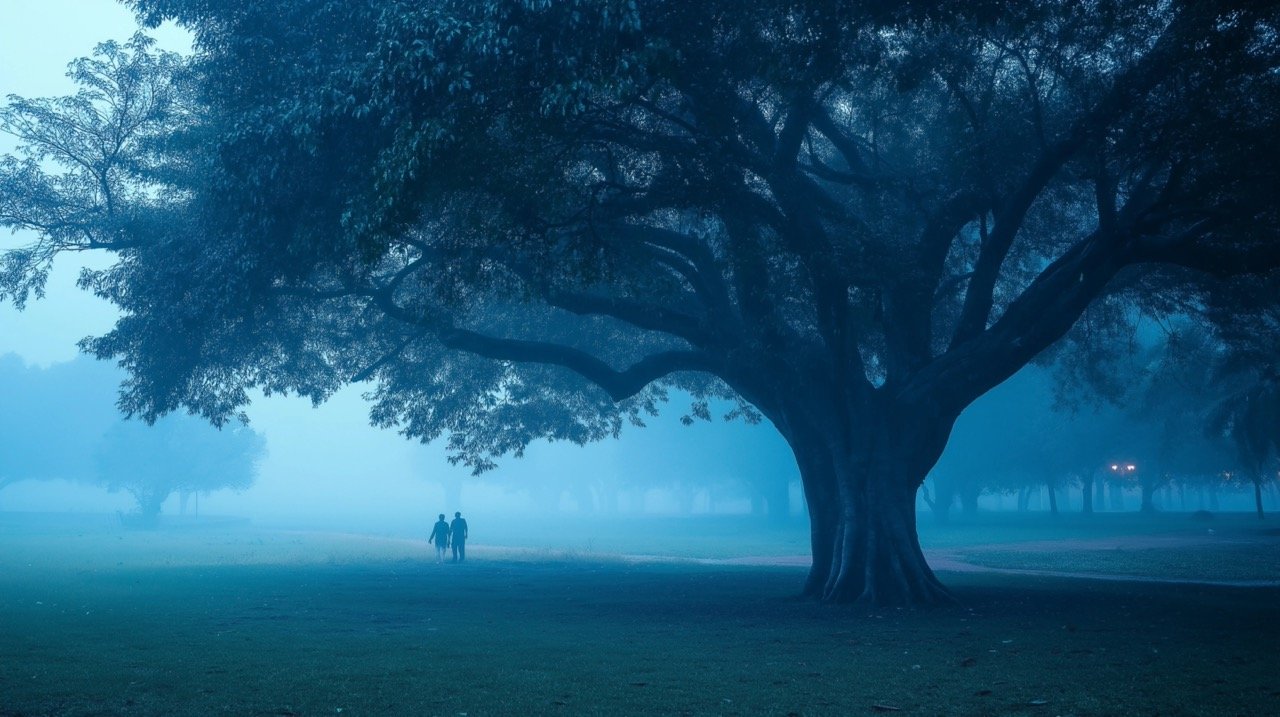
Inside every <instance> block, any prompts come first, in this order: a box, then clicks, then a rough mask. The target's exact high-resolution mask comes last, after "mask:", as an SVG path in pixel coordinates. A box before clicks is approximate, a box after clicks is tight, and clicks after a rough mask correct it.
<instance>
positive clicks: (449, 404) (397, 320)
mask: <svg viewBox="0 0 1280 717" xmlns="http://www.w3.org/2000/svg"><path fill="white" fill-rule="evenodd" d="M132 4H133V6H134V7H135V8H136V9H137V10H138V12H139V14H140V17H141V18H143V20H144V21H147V22H159V21H161V20H165V19H174V20H176V21H177V22H179V23H180V24H182V25H183V26H185V27H187V28H189V29H190V30H191V31H192V32H193V33H194V37H195V47H196V55H195V57H194V59H193V60H192V61H191V62H190V63H179V64H180V65H181V67H180V68H179V69H180V70H181V74H182V76H183V79H182V82H184V83H186V84H185V85H184V87H186V89H184V90H183V91H182V92H178V91H176V90H172V88H170V90H167V91H173V92H174V93H175V97H180V98H185V99H182V100H181V101H177V100H175V101H174V102H173V103H172V105H173V106H172V107H171V108H169V109H167V110H165V111H157V112H155V113H153V114H154V115H155V117H153V118H151V119H149V120H146V121H143V122H141V123H138V124H135V125H130V126H128V127H124V128H123V130H122V132H123V133H124V134H125V135H127V134H128V133H129V132H134V133H136V134H137V135H138V136H139V137H150V141H146V142H144V141H141V140H139V141H137V142H136V143H135V144H136V147H134V149H132V150H130V147H132V146H134V145H130V144H129V143H128V142H127V141H126V142H125V143H124V144H122V145H121V146H123V147H124V148H125V149H124V150H122V151H121V152H120V156H118V157H115V158H114V159H110V161H107V162H106V163H104V164H102V165H101V167H99V166H98V165H96V164H93V163H89V164H92V166H90V167H88V168H86V166H87V165H86V163H84V162H79V163H77V162H76V161H74V160H73V161H70V162H64V164H66V166H67V169H66V172H65V173H64V174H63V175H59V176H61V177H62V180H65V179H66V177H69V176H81V177H82V178H85V179H84V180H83V183H86V187H82V189H83V191H82V192H81V193H80V194H76V195H74V196H71V199H68V200H67V201H68V202H72V203H74V202H76V201H78V202H80V203H81V204H84V203H85V202H88V203H89V205H91V206H87V207H80V209H81V210H83V211H81V212H80V213H78V214H76V213H74V212H69V211H68V212H67V214H68V215H71V214H74V217H73V218H74V219H76V220H77V221H80V220H83V221H82V223H80V224H75V225H74V231H72V230H65V231H64V229H65V227H63V226H62V225H58V226H56V227H54V228H53V229H49V228H48V227H47V226H40V224H39V222H26V223H25V224H24V219H23V216H24V214H23V212H28V213H30V212H32V211H34V209H32V208H33V207H36V206H39V205H40V202H41V201H43V202H45V203H46V204H47V203H48V202H56V201H59V200H58V197H59V196H60V195H58V193H57V189H58V186H57V181H62V180H59V179H58V177H55V176H52V175H45V174H43V172H44V170H43V169H40V168H39V167H36V166H31V165H23V166H26V167H27V170H29V174H30V176H27V175H22V176H19V175H21V172H19V169H21V167H19V164H18V163H16V161H11V163H10V165H9V169H8V171H9V174H7V175H6V177H5V178H4V181H5V182H7V183H9V185H10V186H11V187H12V186H16V184H18V183H20V182H25V183H26V184H24V185H23V186H25V187H27V188H28V189H31V187H36V188H37V189H38V188H39V187H41V186H44V185H40V182H45V184H47V185H48V190H49V191H47V192H41V191H36V190H35V189H31V191H25V190H24V192H23V193H21V195H22V196H21V201H16V202H15V201H14V200H13V199H12V197H11V198H10V200H9V203H8V205H7V207H8V209H7V213H6V214H5V217H4V219H5V221H6V222H7V223H8V224H9V225H11V226H28V227H34V228H35V229H36V230H37V231H38V232H39V233H40V236H41V238H40V239H39V240H38V241H37V242H36V244H35V245H33V246H29V247H24V248H23V249H22V250H21V252H20V253H18V254H15V255H13V256H11V261H10V262H9V265H8V273H7V274H6V276H7V277H8V282H7V285H8V287H9V288H10V290H11V291H14V290H16V291H17V292H18V293H21V291H22V290H23V287H24V286H30V285H31V282H30V279H31V277H33V276H37V275H38V274H39V270H40V268H41V267H42V266H43V265H42V264H41V261H42V257H47V256H49V255H50V253H51V252H54V253H56V251H55V250H59V251H60V250H62V249H66V248H73V249H74V248H82V247H87V246H105V247H108V248H112V249H114V250H115V251H116V252H117V255H118V262H117V263H116V264H115V265H114V266H113V267H111V268H110V269H107V270H105V271H101V272H98V273H95V274H90V275H88V276H86V277H85V281H86V283H87V284H88V285H89V286H91V288H92V289H93V290H95V291H97V292H99V293H100V294H102V295H103V296H106V297H108V298H110V299H111V300H112V301H114V302H116V303H117V304H118V305H119V306H120V307H121V309H122V311H123V317H122V318H121V319H120V321H119V323H118V324H117V326H116V327H115V329H114V330H113V331H111V332H110V333H108V334H106V335H105V336H102V337H99V338H96V339H93V340H91V341H89V342H88V344H87V346H88V348H89V349H90V350H92V351H93V352H95V353H96V354H98V355H99V356H101V357H111V358H115V359H117V360H119V361H121V362H122V363H123V364H124V365H125V366H126V367H127V368H128V369H129V371H130V373H131V379H130V380H129V381H128V383H127V384H126V386H125V388H124V397H123V404H124V406H125V407H126V408H127V409H129V410H131V411H134V412H138V413H141V414H143V415H145V416H154V415H157V414H159V413H163V412H165V411H169V410H172V409H174V408H177V407H180V406H186V407H188V408H190V409H193V410H197V411H199V412H202V413H203V414H205V415H206V416H208V417H210V418H212V419H214V420H222V419H225V418H226V417H228V416H230V415H233V414H234V413H235V412H236V411H237V410H238V409H239V408H240V407H242V406H243V405H244V404H245V403H246V402H247V401H248V396H249V393H248V392H249V390H250V389H252V388H254V387H257V388H261V389H265V390H267V391H291V392H297V393H301V394H303V395H307V396H311V397H312V398H314V399H315V400H323V399H324V398H325V397H326V396H327V395H329V394H330V393H331V392H332V391H334V390H336V389H337V388H339V387H341V386H342V385H344V384H347V383H349V382H353V381H355V382H363V381H370V382H372V385H373V386H374V388H372V389H371V394H372V397H373V398H374V400H375V408H374V412H373V419H374V421H375V422H376V423H378V424H380V425H385V426H394V427H398V428H400V429H401V430H403V431H404V432H405V433H407V434H409V435H411V436H416V437H420V438H423V439H424V440H425V439H432V438H435V437H438V436H445V437H446V438H445V440H447V442H448V444H449V446H450V448H451V449H452V450H453V452H454V454H455V455H456V456H457V457H458V459H460V460H463V461H466V462H468V463H470V464H472V465H474V466H476V467H477V468H478V469H483V468H486V467H489V466H490V465H491V462H492V460H493V459H494V458H495V457H496V456H499V455H502V454H506V453H509V452H515V453H518V452H519V451H520V450H521V449H522V448H523V447H524V446H525V445H526V444H527V443H528V442H529V441H531V440H535V439H539V438H553V439H570V440H576V441H586V440H593V439H597V438H601V437H605V436H608V435H611V434H615V433H617V431H618V430H619V428H620V427H621V426H622V425H624V424H625V423H626V422H627V421H628V420H632V421H636V422H640V421H642V420H643V418H644V417H645V416H646V415H647V414H648V413H650V412H652V411H653V410H655V407H656V406H657V404H658V403H660V402H661V401H662V400H663V399H664V398H665V397H666V395H667V392H668V391H670V390H673V389H674V390H680V391H682V392H688V393H690V394H692V395H693V396H694V397H695V404H694V407H693V412H694V413H706V412H707V411H708V410H709V409H708V406H709V405H711V404H708V403H706V402H707V401H710V400H712V399H717V398H729V399H736V400H737V401H738V405H739V409H738V410H737V411H735V412H739V413H744V414H747V415H761V416H763V417H764V418H765V419H767V420H768V421H770V422H771V423H772V425H773V426H775V427H776V428H777V430H778V431H779V432H780V433H781V435H782V436H783V437H784V438H785V439H786V440H787V442H788V443H789V444H790V446H791V447H792V448H793V450H794V453H795V458H796V462H797V463H798V465H799V468H800V473H801V476H802V479H803V485H804V494H805V499H806V501H807V504H808V510H809V515H810V518H811V521H812V529H811V533H812V549H813V566H812V569H811V570H810V572H809V575H808V578H807V581H806V583H805V586H804V593H805V594H806V595H808V596H811V597H813V598H816V599H821V600H824V601H833V602H851V601H861V602H865V603H868V604H927V603H931V602H936V601H940V600H944V599H945V598H946V591H945V589H944V588H943V587H942V585H941V584H940V583H939V582H938V580H937V579H936V577H935V576H934V574H933V573H932V571H931V570H930V569H929V567H928V565H927V564H926V562H925V559H924V557H923V555H922V553H921V550H920V545H919V542H918V540H917V537H916V526H915V501H914V497H915V494H916V491H917V488H918V487H919V486H920V484H921V482H922V480H923V479H924V477H925V475H926V474H927V472H928V471H929V470H930V468H931V467H932V466H933V465H934V463H935V461H936V460H937V459H938V457H939V455H940V453H941V452H942V450H943V448H944V446H945V445H946V443H947V438H948V434H949V432H950V430H951V427H952V424H953V423H954V421H955V420H956V417H957V416H958V415H959V413H960V412H961V410H962V409H964V408H965V407H966V406H967V405H969V404H970V403H971V402H972V401H973V400H975V399H976V398H978V397H979V396H981V395H982V394H983V393H984V392H986V391H988V390H989V389H991V388H992V387H994V386H996V385H997V384H999V383H1000V382H1002V381H1004V380H1005V379H1006V378H1008V377H1009V376H1010V375H1012V374H1013V373H1014V372H1016V371H1017V370H1018V369H1019V368H1020V367H1022V366H1024V365H1026V364H1027V363H1028V362H1029V361H1031V360H1032V359H1034V358H1035V357H1036V356H1037V354H1039V353H1041V352H1042V351H1044V350H1045V349H1046V348H1047V347H1049V346H1051V345H1053V344H1054V343H1055V342H1057V341H1059V340H1060V339H1061V338H1062V337H1063V336H1064V335H1067V333H1068V332H1069V331H1070V330H1071V329H1072V327H1073V325H1075V324H1076V323H1077V321H1078V320H1079V319H1080V317H1081V316H1082V315H1083V314H1085V312H1086V311H1087V310H1088V309H1089V307H1090V306H1091V305H1097V304H1098V302H1105V301H1110V300H1115V299H1116V298H1117V297H1123V298H1124V299H1125V300H1126V301H1128V302H1129V303H1130V305H1140V306H1142V307H1143V309H1144V310H1147V311H1169V312H1179V313H1187V312H1193V311H1195V307H1196V306H1197V305H1198V303H1200V302H1199V299H1198V298H1197V297H1199V296H1201V295H1202V294H1203V293H1204V292H1205V291H1208V290H1210V289H1211V288H1212V287H1214V286H1218V285H1220V282H1224V281H1231V280H1233V278H1234V277H1240V276H1243V275H1248V274H1257V273H1260V272H1266V271H1269V270H1271V269H1273V268H1274V267H1275V266H1276V265H1277V262H1278V261H1280V247H1278V244H1277V239H1276V236H1275V226H1276V224H1275V222H1276V219H1277V216H1276V198H1275V195H1274V190H1273V187H1275V186H1280V183H1277V181H1276V167H1277V161H1276V160H1277V156H1276V155H1277V147H1278V146H1280V143H1278V142H1276V140H1275V137H1276V131H1277V128H1278V127H1280V125H1278V123H1277V121H1276V119H1277V112H1278V111H1280V94H1278V93H1277V83H1278V82H1280V64H1278V63H1277V49H1278V44H1280V43H1278V40H1277V31H1278V28H1280V25H1278V24H1277V15H1276V12H1275V9H1274V8H1271V7H1263V6H1262V5H1261V4H1259V3H1256V2H1248V3H1246V2H1238V3H1230V2H1221V3H1217V2H1198V1H1197V2H1192V1H1190V0H1153V1H1150V2H1144V1H1140V0H1093V1H1091V2H1080V1H1079V0H1044V1H1042V2H1025V3H1022V2H982V1H979V2H963V3H961V2H936V1H935V2H910V3H882V2H836V1H834V0H831V1H823V0H809V1H804V0H801V1H798V2H774V1H772V0H745V1H744V0H699V1H697V2H689V1H688V0H412V1H410V0H358V1H357V0H345V1H344V0H220V1H219V2H214V3H211V2H207V1H205V0H134V1H133V3H132ZM143 50H145V48H142V49H140V50H139V51H138V52H139V53H142V51H143ZM124 64H127V63H124ZM162 64H163V63H162ZM141 72H142V74H144V75H145V74H147V72H148V71H147V70H145V68H144V70H142V71H141ZM172 73H173V74H174V75H175V76H176V74H177V73H178V69H174V70H173V71H172ZM175 81H176V80H175ZM108 84H110V83H108ZM125 84H128V83H125ZM159 86H160V85H157V87H159ZM91 99H92V98H91ZM21 110H22V107H21V106H19V105H11V107H10V109H9V110H8V112H9V115H8V119H9V121H8V126H9V127H10V129H11V131H14V130H13V128H14V127H18V132H19V134H21V129H22V126H21V125H19V124H15V120H14V118H15V117H18V116H19V115H20V114H21ZM175 117H177V118H178V119H175ZM100 119H102V121H103V122H107V123H108V124H110V117H109V116H107V114H106V113H100ZM47 121H48V122H53V121H54V120H53V119H49V120H47ZM147 122H151V124H147ZM29 124H30V123H29ZM35 124H37V125H38V124H39V122H38V121H35ZM148 127H150V129H148ZM157 128H159V129H157ZM148 133H150V134H148ZM46 134H47V133H46ZM117 134H120V133H117ZM24 138H25V139H26V141H27V144H28V148H29V149H30V147H32V146H37V145H39V144H40V142H41V136H39V135H38V133H35V134H33V133H28V135H25V136H24ZM131 151H132V152H133V153H135V154H137V155H139V156H145V157H146V158H148V161H146V162H134V161H132V160H131V159H130V156H131V155H130V152H131ZM51 152H52V160H53V161H57V160H58V159H59V157H58V156H56V155H57V154H58V152H57V150H56V149H54V150H51ZM50 158H51V155H49V154H46V155H45V159H46V160H50ZM113 173H114V174H113ZM94 178H100V179H101V182H100V184H101V187H109V186H113V185H112V184H111V183H112V182H118V183H120V184H121V185H122V186H131V187H133V189H132V191H131V194H130V195H129V196H130V197H131V198H132V201H131V202H121V201H116V204H115V206H108V205H107V203H106V198H104V197H103V196H101V195H102V193H103V192H102V190H101V189H95V188H94V187H93V186H92V185H93V182H94ZM117 194H118V192H117ZM95 202H96V204H95ZM19 205H20V206H19ZM15 207H16V208H15ZM36 218H37V219H39V217H36ZM19 277H25V278H26V279H27V280H28V281H27V284H23V283H22V282H21V281H19ZM993 430H998V428H994V427H993Z"/></svg>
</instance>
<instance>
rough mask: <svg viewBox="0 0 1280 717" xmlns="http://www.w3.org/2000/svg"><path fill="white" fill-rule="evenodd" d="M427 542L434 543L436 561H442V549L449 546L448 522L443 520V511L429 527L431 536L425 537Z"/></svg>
mask: <svg viewBox="0 0 1280 717" xmlns="http://www.w3.org/2000/svg"><path fill="white" fill-rule="evenodd" d="M427 542H428V543H435V544H436V562H437V563H443V562H444V551H445V549H446V548H448V547H449V524H448V523H446V522H444V513H441V514H440V520H437V521H436V524H435V525H434V526H433V527H432V528H431V537H430V538H427Z"/></svg>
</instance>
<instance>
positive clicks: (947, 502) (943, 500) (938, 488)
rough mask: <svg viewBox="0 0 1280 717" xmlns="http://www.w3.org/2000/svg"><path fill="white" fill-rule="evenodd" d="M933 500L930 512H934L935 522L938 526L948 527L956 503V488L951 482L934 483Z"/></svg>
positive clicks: (936, 481)
mask: <svg viewBox="0 0 1280 717" xmlns="http://www.w3.org/2000/svg"><path fill="white" fill-rule="evenodd" d="M933 489H934V490H933V500H932V502H930V504H929V510H931V511H932V512H933V520H934V522H936V523H937V524H938V525H946V524H947V523H948V522H950V521H951V506H953V505H955V502H956V491H955V486H954V485H952V483H951V481H938V480H935V481H934V482H933Z"/></svg>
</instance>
